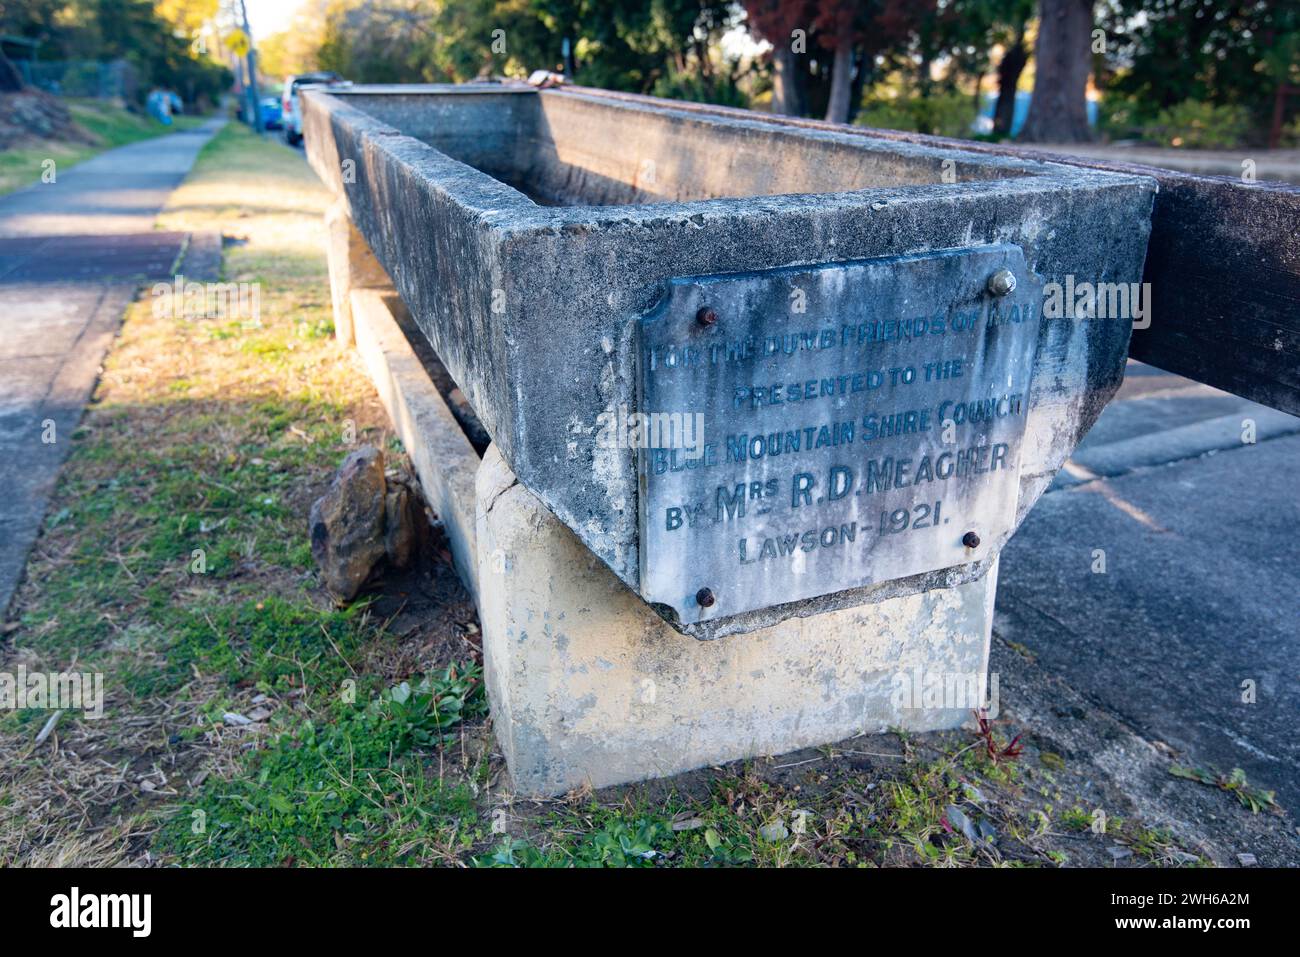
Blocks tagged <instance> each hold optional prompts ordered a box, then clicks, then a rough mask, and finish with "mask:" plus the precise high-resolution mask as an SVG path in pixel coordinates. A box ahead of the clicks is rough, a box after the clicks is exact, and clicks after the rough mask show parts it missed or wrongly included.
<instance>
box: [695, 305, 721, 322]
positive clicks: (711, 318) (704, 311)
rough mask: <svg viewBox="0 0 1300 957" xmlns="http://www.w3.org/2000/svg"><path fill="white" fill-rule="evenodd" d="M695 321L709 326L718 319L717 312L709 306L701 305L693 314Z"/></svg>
mask: <svg viewBox="0 0 1300 957" xmlns="http://www.w3.org/2000/svg"><path fill="white" fill-rule="evenodd" d="M695 321H696V322H698V323H699V324H700V325H702V326H711V325H713V324H714V323H715V322H717V321H718V314H717V313H716V312H714V311H713V309H712V308H710V307H709V306H701V307H700V311H699V312H697V313H696V314H695Z"/></svg>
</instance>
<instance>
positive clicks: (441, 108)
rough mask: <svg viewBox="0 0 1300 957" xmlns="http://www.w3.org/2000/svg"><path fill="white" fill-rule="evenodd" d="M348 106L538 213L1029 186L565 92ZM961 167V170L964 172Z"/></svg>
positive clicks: (860, 140) (407, 98) (967, 169)
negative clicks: (502, 187)
mask: <svg viewBox="0 0 1300 957" xmlns="http://www.w3.org/2000/svg"><path fill="white" fill-rule="evenodd" d="M347 100H348V102H349V103H350V104H352V105H355V106H356V107H358V108H359V109H361V110H362V111H363V112H365V113H368V114H370V115H371V116H373V117H375V118H376V119H378V120H380V121H381V122H384V123H387V124H389V125H391V126H393V127H396V128H397V129H398V130H400V131H401V132H402V133H404V134H406V135H408V136H411V137H413V138H415V139H418V140H421V141H422V142H424V143H427V144H428V145H430V146H432V147H433V148H434V149H436V150H438V151H439V152H442V153H444V154H446V155H447V156H450V157H452V158H453V159H456V160H459V161H460V162H462V163H465V164H466V165H468V166H472V167H474V168H475V169H477V170H479V171H481V172H483V173H486V174H487V175H489V176H491V177H493V178H494V179H497V180H499V181H500V182H503V183H506V184H507V185H509V186H511V187H513V188H514V189H516V190H518V191H519V192H521V193H523V194H524V195H525V196H527V197H528V198H529V199H531V200H532V201H533V202H534V203H537V204H538V205H541V206H627V205H643V204H650V203H664V202H678V203H680V202H694V201H701V200H711V199H724V198H743V197H753V196H773V195H790V194H805V193H807V194H813V193H839V192H847V191H852V190H860V189H869V188H874V187H896V186H909V185H917V186H920V185H933V184H936V183H941V182H944V173H945V172H946V171H947V170H945V167H944V163H945V162H947V163H948V164H950V166H949V169H950V170H951V173H952V176H953V177H954V178H956V177H957V176H958V175H959V176H960V178H961V180H962V181H967V182H969V181H971V180H1000V179H1011V178H1017V177H1021V176H1024V175H1027V171H1026V170H1024V169H1018V168H1016V167H1014V166H1009V165H1006V164H992V163H980V162H971V161H970V158H969V156H967V157H958V158H954V157H953V156H947V157H946V156H944V155H943V154H941V153H940V152H938V151H935V150H913V149H907V148H906V147H901V148H900V144H898V143H891V142H884V141H873V140H871V139H868V138H864V137H860V136H855V135H852V134H845V133H837V132H832V131H821V130H809V129H800V128H781V127H774V126H772V125H770V124H766V123H763V122H761V121H744V120H741V121H736V122H730V123H727V124H725V125H723V124H719V123H718V122H717V121H716V119H711V118H709V117H707V116H700V115H692V114H691V113H690V112H688V111H674V110H664V109H658V110H649V109H644V108H641V107H638V106H635V105H633V106H629V105H628V104H626V103H613V104H611V103H610V102H608V101H602V100H599V99H597V98H595V97H586V96H583V95H581V94H576V95H575V93H574V92H572V91H568V92H566V93H565V94H563V95H559V94H556V93H554V92H551V91H541V92H540V93H538V94H533V93H532V91H531V90H530V91H525V92H508V91H502V92H482V93H476V94H471V95H467V94H465V93H459V94H451V95H437V94H433V95H429V94H427V93H424V94H421V93H409V94H404V93H403V94H399V93H352V94H348V95H347ZM958 163H960V170H958V169H957V164H958Z"/></svg>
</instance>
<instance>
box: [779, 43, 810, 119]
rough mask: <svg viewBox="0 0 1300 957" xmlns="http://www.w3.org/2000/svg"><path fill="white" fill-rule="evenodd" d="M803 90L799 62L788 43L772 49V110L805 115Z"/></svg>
mask: <svg viewBox="0 0 1300 957" xmlns="http://www.w3.org/2000/svg"><path fill="white" fill-rule="evenodd" d="M803 109H804V104H803V91H802V90H801V89H800V88H799V62H798V58H797V56H796V54H795V52H794V51H793V50H791V49H790V47H789V46H788V45H785V44H777V46H776V47H775V48H774V49H773V50H772V112H773V113H784V114H785V115H787V116H803Z"/></svg>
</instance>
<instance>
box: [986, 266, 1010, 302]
mask: <svg viewBox="0 0 1300 957" xmlns="http://www.w3.org/2000/svg"><path fill="white" fill-rule="evenodd" d="M1015 291H1016V274H1015V273H1013V272H1012V271H1011V270H1010V269H999V270H998V271H997V272H995V273H994V274H993V275H991V276H989V292H991V293H993V295H995V296H1009V295H1011V294H1012V293H1013V292H1015Z"/></svg>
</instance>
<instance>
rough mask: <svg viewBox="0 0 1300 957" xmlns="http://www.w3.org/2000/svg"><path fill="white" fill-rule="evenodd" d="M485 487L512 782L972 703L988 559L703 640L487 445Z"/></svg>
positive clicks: (494, 676)
mask: <svg viewBox="0 0 1300 957" xmlns="http://www.w3.org/2000/svg"><path fill="white" fill-rule="evenodd" d="M477 494H478V503H477V532H478V561H479V616H480V619H481V621H482V626H483V657H484V663H485V670H486V675H487V685H488V696H489V698H490V701H491V705H492V718H493V722H494V724H495V728H496V734H497V740H498V742H499V743H500V745H501V748H502V750H503V752H504V753H505V757H506V761H507V763H508V764H509V767H510V773H511V778H512V780H513V782H514V786H515V788H516V789H517V790H518V791H519V792H520V793H524V794H534V795H541V794H556V793H562V792H564V791H567V790H569V789H571V788H574V787H578V786H581V785H583V784H590V785H592V786H593V787H602V786H605V785H611V784H619V783H624V782H629V781H636V780H641V779H645V778H650V777H659V776H664V775H670V774H675V773H678V772H681V771H686V770H689V769H692V768H698V767H704V766H707V765H710V764H716V763H719V762H723V761H730V760H735V759H738V758H745V757H750V756H753V755H763V754H779V753H782V752H785V751H792V750H795V749H798V748H802V747H809V746H813V745H818V744H825V743H827V742H831V741H838V740H841V739H843V738H848V737H852V736H854V735H856V734H861V733H863V732H871V731H883V730H886V729H888V728H891V727H901V728H906V729H908V730H914V731H929V730H937V729H940V728H951V727H956V726H958V725H960V724H961V723H962V722H963V721H965V720H967V719H968V718H970V716H971V715H970V712H971V709H972V708H974V707H976V706H977V704H978V703H979V701H977V700H972V699H973V698H974V697H975V695H974V694H973V689H974V688H975V687H977V686H980V687H982V685H981V684H980V683H981V682H982V681H983V680H984V675H985V674H986V672H987V666H988V642H989V634H990V627H991V624H992V615H993V597H994V591H995V588H996V581H997V568H996V565H995V566H994V567H993V568H992V569H991V570H990V571H989V573H988V574H987V575H985V576H984V577H983V578H981V579H978V580H976V581H974V582H970V583H968V584H965V585H960V586H957V587H955V588H948V589H937V590H933V591H929V592H925V593H923V594H918V595H909V596H906V597H902V598H891V599H886V600H884V601H881V602H879V603H876V604H873V605H864V606H861V607H858V608H853V609H846V610H841V611H833V612H827V613H824V614H820V615H813V616H809V617H806V618H792V619H788V620H786V621H783V622H781V623H780V624H778V625H775V626H773V627H770V628H764V629H760V630H758V631H754V632H751V633H750V634H747V635H734V636H731V637H727V638H721V639H718V640H716V641H708V642H702V641H697V640H695V639H693V638H689V637H686V636H683V635H681V634H679V633H678V632H676V631H675V630H673V629H672V628H671V627H670V626H669V625H667V624H665V623H664V621H663V620H662V619H661V618H660V617H659V616H658V615H656V614H655V613H654V612H653V611H651V609H650V608H649V607H647V606H646V605H645V603H644V602H642V601H641V600H640V599H639V598H638V597H637V596H636V595H635V594H633V592H632V591H630V590H629V589H628V588H627V586H625V585H624V584H623V583H622V582H620V581H619V580H618V578H617V577H616V576H615V575H614V574H613V573H612V572H611V571H610V570H609V569H608V568H607V567H606V566H605V565H604V564H603V563H602V562H601V561H600V559H598V558H597V557H596V556H595V555H593V554H592V553H591V551H590V550H589V549H587V548H586V547H584V546H583V545H582V543H581V542H579V541H578V539H577V537H576V536H575V535H574V534H573V533H572V532H571V531H570V530H569V529H568V528H567V527H566V526H565V525H564V524H563V523H562V522H560V521H559V520H558V519H557V518H555V516H554V515H552V514H551V512H550V511H549V510H547V508H546V507H545V506H544V505H543V504H542V503H541V502H540V501H539V500H538V498H537V497H536V496H535V495H533V494H532V493H531V492H529V491H528V490H527V489H525V488H524V487H523V486H522V485H520V484H519V483H518V482H517V481H516V480H515V477H514V475H513V474H512V473H511V472H510V469H509V467H508V466H507V465H506V464H505V462H504V461H503V459H502V458H501V456H500V455H499V454H498V453H497V451H496V447H495V446H493V447H491V448H490V449H488V452H487V454H486V455H485V456H484V458H483V463H482V465H481V466H480V468H479V472H478V481H477ZM943 689H948V693H944V691H943ZM953 689H955V693H953ZM927 705H929V706H928V707H927Z"/></svg>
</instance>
